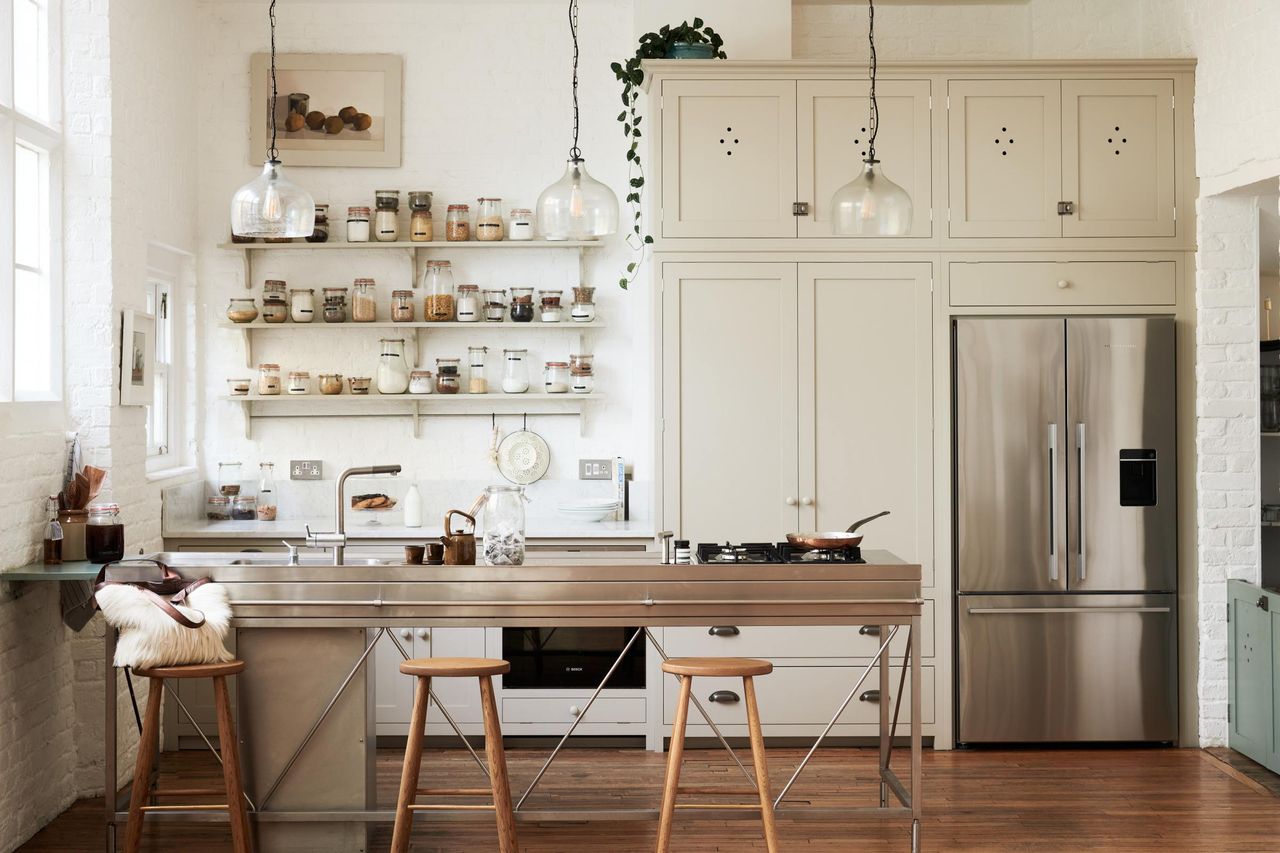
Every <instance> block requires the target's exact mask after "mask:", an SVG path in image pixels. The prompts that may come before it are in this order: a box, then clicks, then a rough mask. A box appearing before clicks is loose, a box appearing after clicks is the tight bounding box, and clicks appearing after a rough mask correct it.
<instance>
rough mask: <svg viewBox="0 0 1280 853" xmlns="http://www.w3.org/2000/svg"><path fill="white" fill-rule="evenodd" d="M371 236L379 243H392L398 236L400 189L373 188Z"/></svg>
mask: <svg viewBox="0 0 1280 853" xmlns="http://www.w3.org/2000/svg"><path fill="white" fill-rule="evenodd" d="M373 197H374V205H375V206H376V207H377V213H375V214H374V216H373V236H374V237H375V238H377V240H378V242H379V243H394V242H395V241H396V240H397V239H398V238H399V237H400V190H375V191H374V194H373Z"/></svg>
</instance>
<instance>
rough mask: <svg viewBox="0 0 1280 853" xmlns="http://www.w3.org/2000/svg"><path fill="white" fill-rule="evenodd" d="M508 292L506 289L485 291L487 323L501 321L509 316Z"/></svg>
mask: <svg viewBox="0 0 1280 853" xmlns="http://www.w3.org/2000/svg"><path fill="white" fill-rule="evenodd" d="M506 300H507V292H506V291H505V290H486V291H485V292H484V319H485V322H487V323H501V322H502V321H503V320H505V319H506V318H507V302H506Z"/></svg>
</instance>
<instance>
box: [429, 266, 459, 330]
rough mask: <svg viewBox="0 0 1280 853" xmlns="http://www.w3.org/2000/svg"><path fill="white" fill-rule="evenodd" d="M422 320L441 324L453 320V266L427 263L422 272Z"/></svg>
mask: <svg viewBox="0 0 1280 853" xmlns="http://www.w3.org/2000/svg"><path fill="white" fill-rule="evenodd" d="M422 290H423V292H424V293H425V294H426V295H425V296H424V297H423V301H422V319H423V320H425V321H427V322H431V323H443V322H448V321H449V320H452V319H453V316H454V306H453V265H452V264H450V263H449V262H448V261H427V266H426V268H425V269H424V270H423V271H422Z"/></svg>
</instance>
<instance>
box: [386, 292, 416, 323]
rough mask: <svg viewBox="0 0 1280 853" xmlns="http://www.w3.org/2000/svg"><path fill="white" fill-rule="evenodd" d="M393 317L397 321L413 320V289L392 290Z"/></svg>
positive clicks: (406, 321) (407, 321)
mask: <svg viewBox="0 0 1280 853" xmlns="http://www.w3.org/2000/svg"><path fill="white" fill-rule="evenodd" d="M391 319H392V320H393V321H394V322H396V323H412V322H413V291H412V290H393V291H391Z"/></svg>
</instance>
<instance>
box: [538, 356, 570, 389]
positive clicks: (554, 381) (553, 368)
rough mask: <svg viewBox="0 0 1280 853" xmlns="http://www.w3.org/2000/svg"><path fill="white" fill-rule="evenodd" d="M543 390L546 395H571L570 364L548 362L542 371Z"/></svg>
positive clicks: (565, 362)
mask: <svg viewBox="0 0 1280 853" xmlns="http://www.w3.org/2000/svg"><path fill="white" fill-rule="evenodd" d="M542 390H543V393H546V394H567V393H569V363H568V362H567V361H548V362H547V363H546V365H545V366H544V367H543V369H542Z"/></svg>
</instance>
